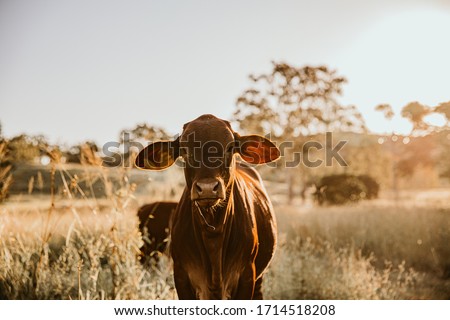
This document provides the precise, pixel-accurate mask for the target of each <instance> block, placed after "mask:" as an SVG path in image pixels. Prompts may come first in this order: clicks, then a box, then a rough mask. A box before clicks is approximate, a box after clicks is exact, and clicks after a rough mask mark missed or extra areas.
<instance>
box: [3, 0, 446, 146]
mask: <svg viewBox="0 0 450 320" xmlns="http://www.w3.org/2000/svg"><path fill="white" fill-rule="evenodd" d="M449 39H450V0H424V1H419V0H416V1H415V0H396V1H392V0H378V1H368V0H366V1H357V0H348V1H335V0H319V1H317V0H316V1H308V0H302V1H280V0H278V1H243V0H240V1H220V2H219V1H206V0H205V1H181V0H180V1H167V0H165V1H150V0H140V1H137V0H133V1H123V0H77V1H74V0H70V1H69V0H28V1H26V0H0V122H1V125H2V129H3V133H4V134H5V135H6V136H12V135H15V134H18V133H21V132H26V133H29V134H44V135H45V136H47V137H48V138H50V140H51V141H52V142H66V143H75V142H81V141H83V140H86V139H94V140H96V141H97V142H98V143H104V142H106V141H110V140H116V139H117V138H118V137H117V135H118V132H119V131H120V130H121V129H123V128H131V127H133V126H134V125H135V124H136V123H138V122H144V121H145V122H149V123H151V124H156V125H160V126H163V127H165V128H167V129H169V130H170V131H171V132H172V133H177V132H179V131H180V129H181V126H182V125H183V123H185V122H187V121H189V120H192V119H194V118H196V117H197V116H198V115H200V114H203V113H213V114H215V115H217V116H219V117H223V118H229V117H230V116H231V114H232V112H233V110H234V108H235V99H236V97H237V96H238V95H239V94H240V93H241V92H242V91H243V90H244V89H245V88H246V87H247V86H248V85H249V82H248V78H247V76H248V74H250V73H263V72H269V71H270V69H271V64H270V61H271V60H277V61H286V62H288V63H291V64H294V65H297V66H302V65H305V64H326V65H328V66H329V67H331V68H333V69H337V70H338V72H339V74H341V75H343V76H345V77H347V79H348V80H349V83H348V84H347V85H346V86H345V88H344V96H343V98H342V100H341V101H342V102H343V103H351V104H355V105H356V106H357V107H358V108H359V109H360V110H361V112H362V113H363V115H364V117H365V119H366V121H367V124H368V127H369V129H370V130H372V131H374V132H385V131H389V130H391V129H392V128H388V127H386V122H384V121H382V116H381V115H379V114H377V113H375V112H374V111H373V108H374V106H375V105H377V104H379V103H391V104H392V106H393V107H394V109H395V110H397V111H398V110H400V108H401V107H402V106H403V105H405V104H406V103H408V102H411V101H414V100H418V101H420V102H422V103H425V104H428V105H431V106H434V105H435V104H437V103H439V102H443V101H449V100H450V59H449V57H450V41H449ZM392 126H393V127H395V129H396V130H397V131H398V132H408V130H409V126H408V125H407V123H406V121H404V120H401V119H395V120H394V121H393V124H392Z"/></svg>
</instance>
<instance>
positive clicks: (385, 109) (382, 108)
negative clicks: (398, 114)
mask: <svg viewBox="0 0 450 320" xmlns="http://www.w3.org/2000/svg"><path fill="white" fill-rule="evenodd" d="M375 111H379V112H382V113H383V115H384V117H385V118H386V120H392V118H393V117H394V115H395V113H394V110H393V109H392V106H391V105H390V104H387V103H385V104H379V105H377V106H376V107H375Z"/></svg>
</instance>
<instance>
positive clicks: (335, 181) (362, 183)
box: [313, 174, 380, 205]
mask: <svg viewBox="0 0 450 320" xmlns="http://www.w3.org/2000/svg"><path fill="white" fill-rule="evenodd" d="M379 190H380V185H379V184H378V182H377V181H376V180H375V179H374V178H372V177H371V176H369V175H359V176H357V175H352V174H333V175H328V176H324V177H322V178H321V179H320V181H319V183H318V184H316V190H315V191H314V193H313V197H314V199H315V200H316V202H317V203H318V204H319V205H323V204H334V205H343V204H347V203H351V202H358V201H360V200H365V199H375V198H377V197H378V193H379Z"/></svg>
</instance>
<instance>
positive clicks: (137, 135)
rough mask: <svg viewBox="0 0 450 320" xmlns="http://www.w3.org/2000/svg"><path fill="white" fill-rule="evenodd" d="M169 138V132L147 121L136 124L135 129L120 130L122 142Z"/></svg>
mask: <svg viewBox="0 0 450 320" xmlns="http://www.w3.org/2000/svg"><path fill="white" fill-rule="evenodd" d="M168 138H169V134H168V133H167V132H166V130H164V129H163V128H161V127H156V126H152V125H149V124H147V123H141V124H138V125H136V127H134V128H133V129H124V130H122V131H121V132H120V143H124V142H125V141H137V140H145V142H149V141H157V140H165V139H168Z"/></svg>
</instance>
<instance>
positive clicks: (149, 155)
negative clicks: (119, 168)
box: [134, 139, 180, 170]
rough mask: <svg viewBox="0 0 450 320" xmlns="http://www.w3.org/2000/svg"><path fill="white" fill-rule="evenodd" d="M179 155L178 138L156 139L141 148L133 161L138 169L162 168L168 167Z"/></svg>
mask: <svg viewBox="0 0 450 320" xmlns="http://www.w3.org/2000/svg"><path fill="white" fill-rule="evenodd" d="M179 155H180V152H179V143H178V139H176V140H174V141H158V142H155V143H152V144H150V145H148V146H147V147H145V148H144V149H142V150H141V151H140V152H139V154H138V155H137V157H136V160H135V162H134V163H135V165H136V167H138V168H139V169H145V170H163V169H166V168H168V167H170V166H171V165H172V164H173V163H174V162H175V160H176V159H177V158H178V156H179Z"/></svg>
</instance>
